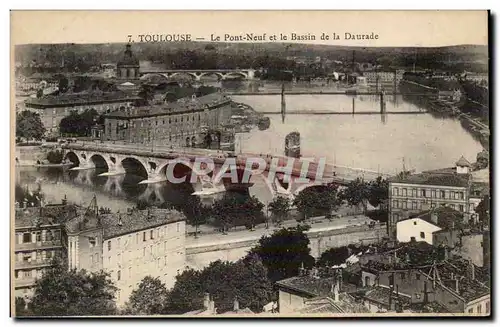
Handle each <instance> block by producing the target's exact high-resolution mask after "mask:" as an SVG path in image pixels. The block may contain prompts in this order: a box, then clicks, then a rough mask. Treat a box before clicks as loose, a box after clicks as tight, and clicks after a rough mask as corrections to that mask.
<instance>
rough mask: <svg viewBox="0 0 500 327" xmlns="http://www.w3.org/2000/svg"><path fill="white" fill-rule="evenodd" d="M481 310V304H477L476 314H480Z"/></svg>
mask: <svg viewBox="0 0 500 327" xmlns="http://www.w3.org/2000/svg"><path fill="white" fill-rule="evenodd" d="M481 309H482V308H481V304H478V305H477V313H481Z"/></svg>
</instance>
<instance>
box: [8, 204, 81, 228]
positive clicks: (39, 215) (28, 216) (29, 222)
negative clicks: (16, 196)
mask: <svg viewBox="0 0 500 327" xmlns="http://www.w3.org/2000/svg"><path fill="white" fill-rule="evenodd" d="M80 210H81V209H80V208H79V207H77V206H76V205H62V204H61V205H47V206H44V207H42V208H40V207H32V208H26V209H16V216H15V226H16V228H23V227H34V226H35V225H37V224H39V225H52V224H63V223H64V222H66V221H67V220H68V219H72V218H74V217H76V216H77V215H78V213H79V211H80Z"/></svg>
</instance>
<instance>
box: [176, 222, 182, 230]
mask: <svg viewBox="0 0 500 327" xmlns="http://www.w3.org/2000/svg"><path fill="white" fill-rule="evenodd" d="M180 227H181V224H180V223H177V231H179V230H180Z"/></svg>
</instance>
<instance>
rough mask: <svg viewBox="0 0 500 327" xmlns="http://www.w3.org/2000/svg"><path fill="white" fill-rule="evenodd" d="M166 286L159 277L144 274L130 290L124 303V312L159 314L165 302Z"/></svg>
mask: <svg viewBox="0 0 500 327" xmlns="http://www.w3.org/2000/svg"><path fill="white" fill-rule="evenodd" d="M167 296H168V292H167V288H166V287H165V284H163V283H162V282H161V280H160V279H159V278H157V277H156V278H153V277H151V276H146V277H144V278H143V279H142V281H141V282H140V283H139V286H138V287H137V289H135V290H133V291H132V294H131V295H130V298H129V301H128V303H127V305H126V312H127V313H129V314H132V315H154V314H161V313H162V312H163V310H164V309H163V307H164V305H165V304H166V302H167Z"/></svg>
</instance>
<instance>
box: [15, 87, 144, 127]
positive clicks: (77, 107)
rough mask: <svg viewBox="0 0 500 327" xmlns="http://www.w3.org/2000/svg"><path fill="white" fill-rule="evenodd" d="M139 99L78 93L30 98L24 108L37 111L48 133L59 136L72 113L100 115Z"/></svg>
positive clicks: (119, 95)
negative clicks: (62, 122)
mask: <svg viewBox="0 0 500 327" xmlns="http://www.w3.org/2000/svg"><path fill="white" fill-rule="evenodd" d="M139 99H140V98H139V97H138V96H134V95H129V94H126V93H124V92H111V93H103V92H95V93H78V94H64V95H59V96H46V97H42V98H28V99H26V101H25V103H24V106H25V108H26V109H27V110H32V111H35V112H37V113H38V114H39V115H40V118H41V120H42V123H43V125H44V127H45V128H46V129H47V132H49V133H55V134H58V133H59V123H60V122H61V120H62V119H63V118H64V117H66V116H68V115H69V114H70V113H71V111H77V112H78V113H81V112H83V111H85V110H86V109H95V110H96V111H97V112H98V113H100V114H103V113H106V112H111V111H114V110H117V109H120V108H126V107H128V106H130V104H131V103H133V102H134V101H136V100H139Z"/></svg>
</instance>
